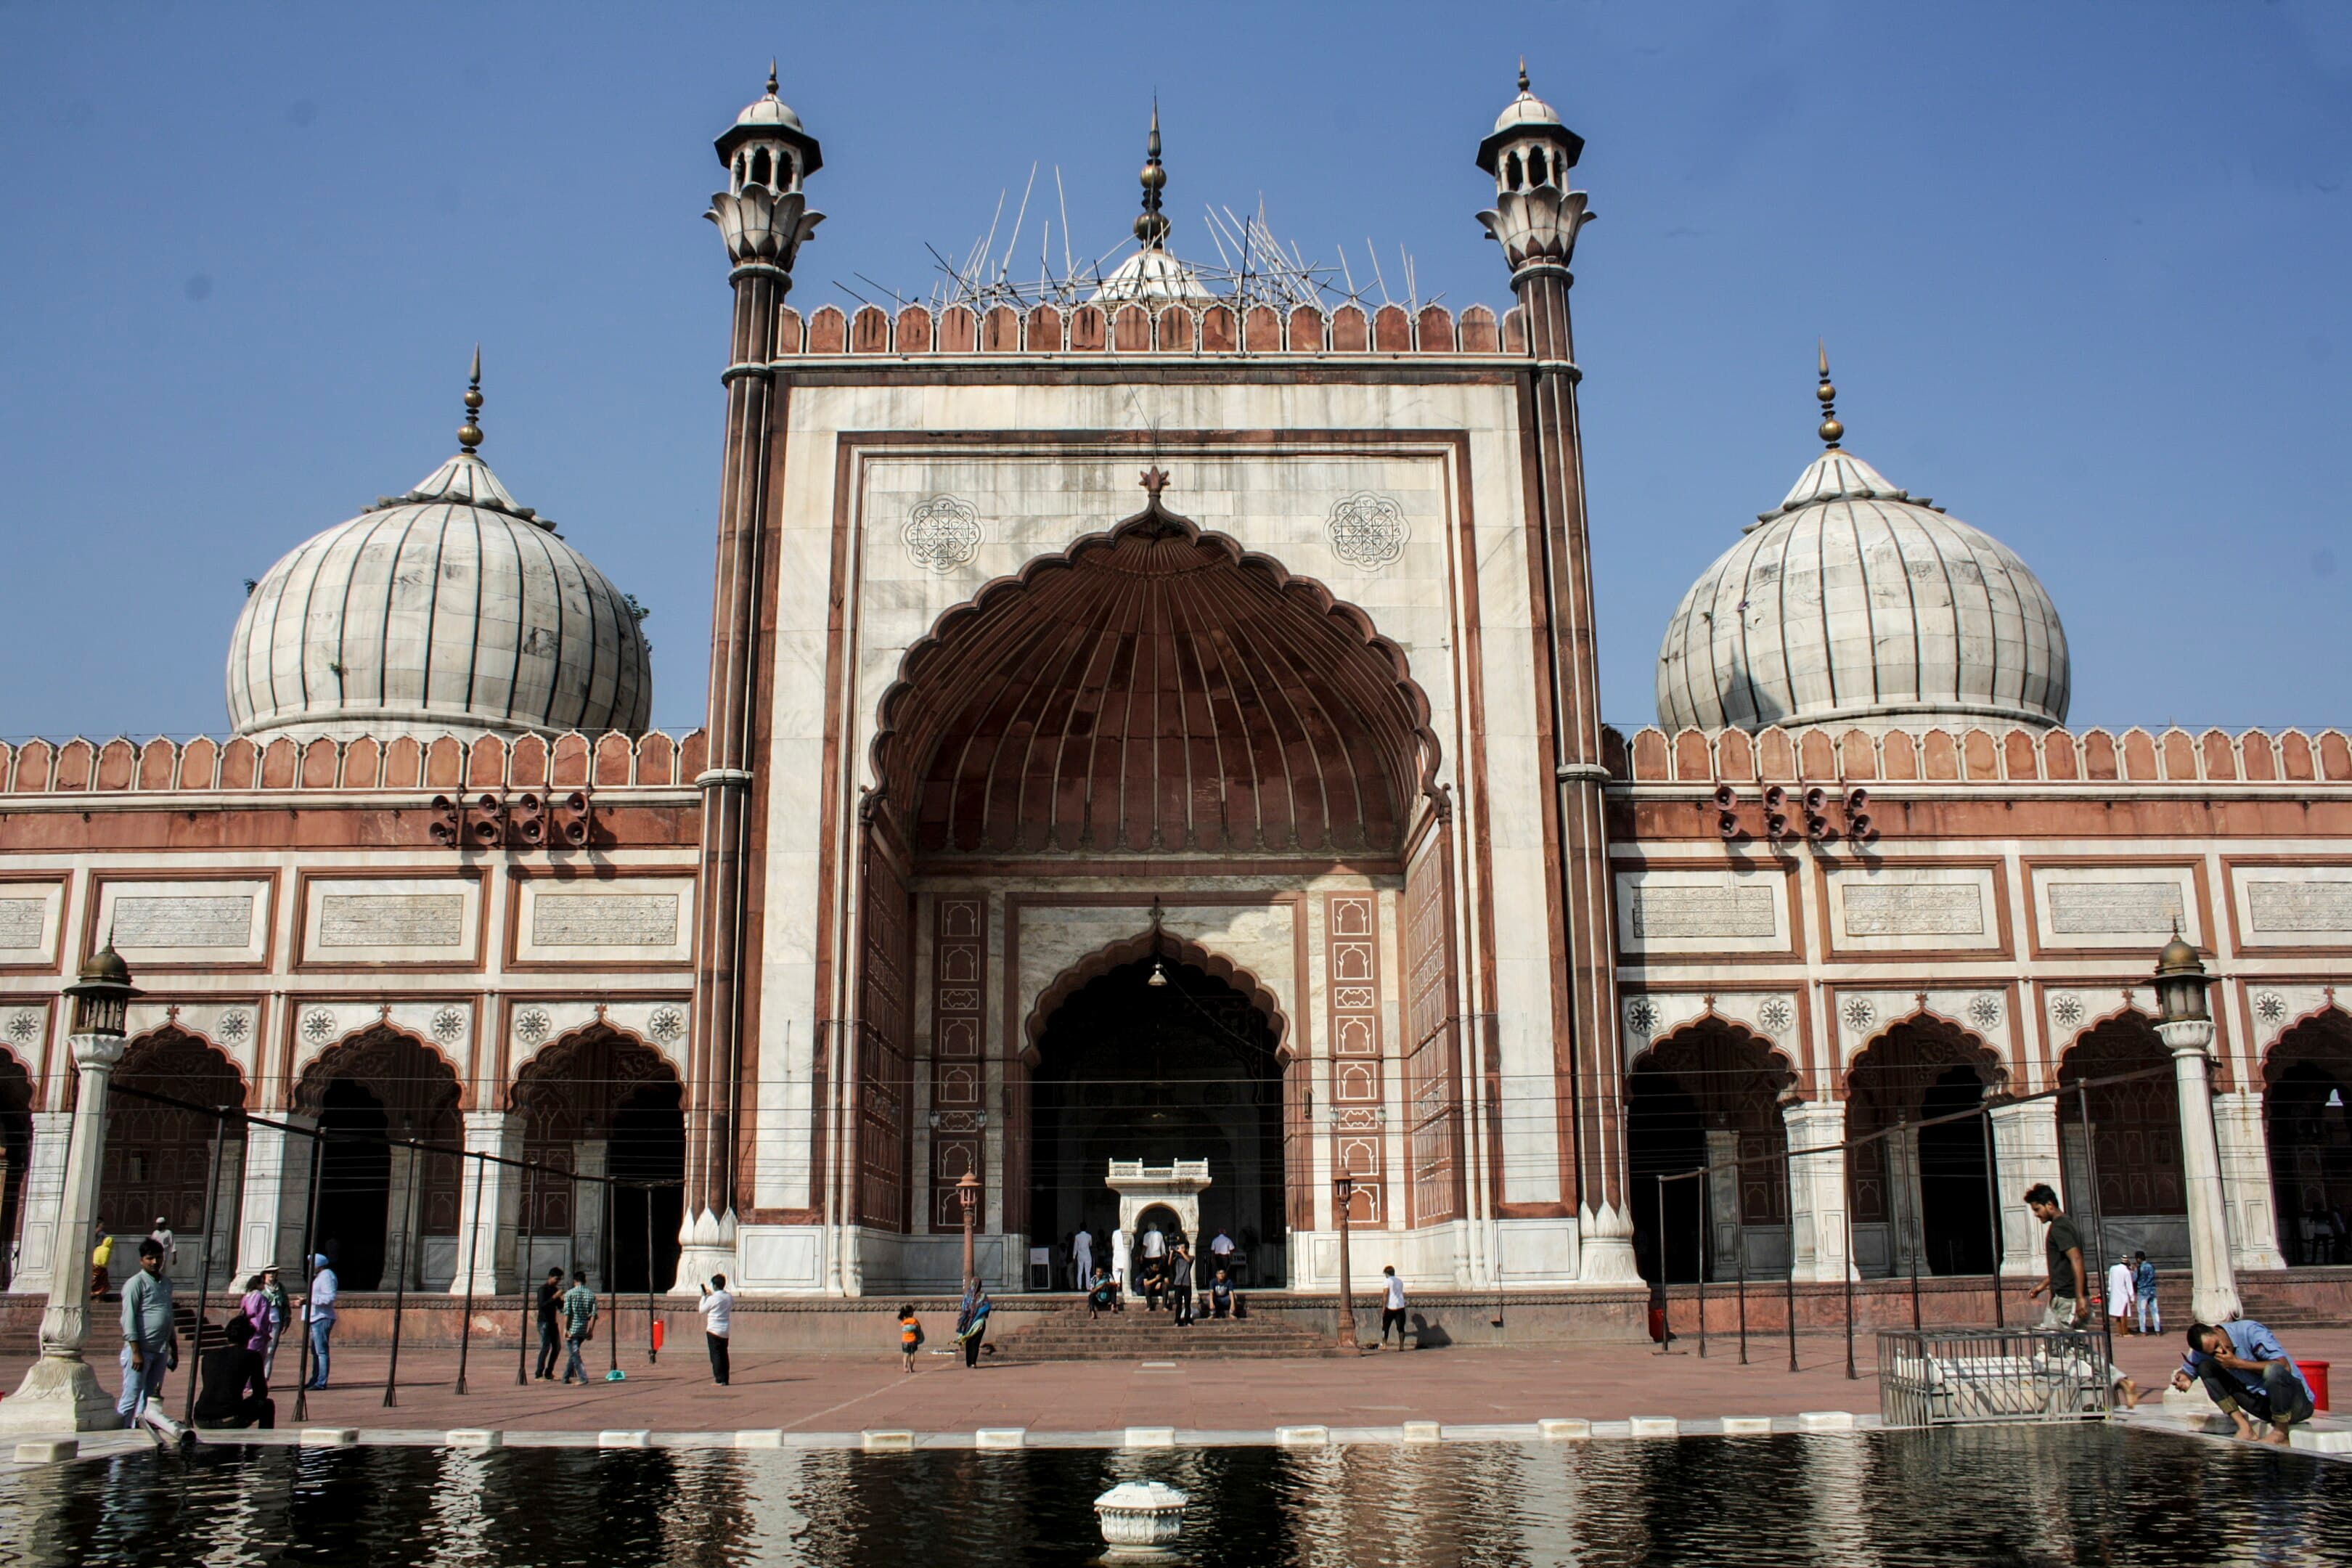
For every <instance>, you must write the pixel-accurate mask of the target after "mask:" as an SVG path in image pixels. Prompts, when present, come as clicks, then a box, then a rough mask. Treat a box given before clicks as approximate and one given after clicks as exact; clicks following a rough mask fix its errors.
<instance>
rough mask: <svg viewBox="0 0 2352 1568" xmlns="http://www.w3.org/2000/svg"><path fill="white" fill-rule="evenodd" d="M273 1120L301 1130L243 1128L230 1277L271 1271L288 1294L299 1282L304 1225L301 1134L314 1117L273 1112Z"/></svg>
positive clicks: (306, 1198) (306, 1149) (305, 1141)
mask: <svg viewBox="0 0 2352 1568" xmlns="http://www.w3.org/2000/svg"><path fill="white" fill-rule="evenodd" d="M276 1120H278V1121H284V1122H286V1123H287V1124H288V1125H289V1126H291V1127H295V1128H299V1129H301V1130H303V1131H293V1132H289V1131H285V1130H284V1129H281V1128H277V1127H264V1126H260V1125H258V1124H248V1125H247V1127H246V1130H245V1171H244V1180H243V1182H242V1183H241V1184H240V1185H241V1186H242V1187H243V1189H244V1191H243V1195H242V1197H241V1198H240V1200H239V1203H238V1210H237V1212H238V1222H237V1240H236V1277H237V1278H238V1279H240V1280H242V1279H247V1278H248V1277H249V1276H252V1275H255V1274H258V1273H260V1272H261V1271H262V1270H263V1269H265V1268H272V1267H274V1268H277V1269H278V1278H279V1279H281V1280H283V1281H284V1282H285V1283H286V1284H287V1287H288V1289H293V1287H294V1285H295V1283H296V1282H297V1281H299V1280H300V1279H303V1278H304V1271H303V1258H302V1238H303V1234H304V1232H305V1230H306V1229H307V1228H308V1226H309V1225H310V1145H311V1142H312V1140H311V1139H310V1138H308V1137H306V1136H304V1135H303V1132H305V1131H309V1130H310V1129H312V1128H315V1127H316V1126H318V1124H319V1120H318V1118H317V1117H315V1116H295V1115H291V1114H289V1113H286V1112H279V1113H278V1116H277V1118H276Z"/></svg>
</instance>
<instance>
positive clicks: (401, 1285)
mask: <svg viewBox="0 0 2352 1568" xmlns="http://www.w3.org/2000/svg"><path fill="white" fill-rule="evenodd" d="M423 1152H424V1151H422V1150H420V1149H411V1150H409V1152H408V1194H407V1201H406V1202H404V1203H403V1204H402V1205H400V1206H401V1218H400V1225H401V1229H400V1272H399V1273H397V1274H395V1275H394V1276H393V1277H392V1355H391V1358H390V1359H389V1360H388V1361H386V1362H385V1363H384V1368H383V1407H384V1408H385V1409H386V1410H390V1409H392V1408H393V1407H394V1405H398V1404H399V1403H400V1396H399V1395H398V1394H394V1392H393V1390H394V1389H395V1388H397V1387H399V1386H400V1320H401V1313H402V1310H403V1308H404V1307H405V1306H406V1304H407V1300H408V1268H409V1255H410V1254H411V1253H412V1252H414V1251H415V1236H416V1189H417V1188H419V1187H421V1186H423V1185H424V1184H425V1183H424V1180H423V1175H422V1172H421V1170H420V1168H419V1165H420V1156H421V1155H422V1154H423Z"/></svg>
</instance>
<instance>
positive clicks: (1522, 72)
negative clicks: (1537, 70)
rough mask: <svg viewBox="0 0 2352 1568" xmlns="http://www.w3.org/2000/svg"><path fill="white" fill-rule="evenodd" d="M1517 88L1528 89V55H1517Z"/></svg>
mask: <svg viewBox="0 0 2352 1568" xmlns="http://www.w3.org/2000/svg"><path fill="white" fill-rule="evenodd" d="M1519 90H1520V91H1521V92H1525V91H1527V90H1528V57H1527V56H1525V55H1521V56H1520V57H1519Z"/></svg>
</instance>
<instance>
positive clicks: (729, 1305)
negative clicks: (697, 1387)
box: [698, 1274, 735, 1388]
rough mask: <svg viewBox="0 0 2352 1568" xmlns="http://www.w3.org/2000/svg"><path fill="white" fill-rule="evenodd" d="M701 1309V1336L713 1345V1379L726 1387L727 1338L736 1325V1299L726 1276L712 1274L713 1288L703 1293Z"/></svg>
mask: <svg viewBox="0 0 2352 1568" xmlns="http://www.w3.org/2000/svg"><path fill="white" fill-rule="evenodd" d="M698 1310H700V1312H701V1313H702V1337H703V1338H704V1339H705V1340H707V1341H708V1342H709V1344H710V1381H711V1382H713V1383H715V1384H718V1385H719V1387H721V1388H724V1387H726V1386H727V1372H728V1367H727V1337H728V1335H729V1334H730V1333H732V1332H733V1331H734V1328H735V1298H734V1297H733V1296H732V1295H730V1293H729V1292H728V1289H727V1276H725V1275H724V1274H713V1275H712V1276H711V1277H710V1289H709V1290H708V1291H707V1292H705V1293H704V1295H703V1298H702V1300H701V1302H700V1303H699V1305H698Z"/></svg>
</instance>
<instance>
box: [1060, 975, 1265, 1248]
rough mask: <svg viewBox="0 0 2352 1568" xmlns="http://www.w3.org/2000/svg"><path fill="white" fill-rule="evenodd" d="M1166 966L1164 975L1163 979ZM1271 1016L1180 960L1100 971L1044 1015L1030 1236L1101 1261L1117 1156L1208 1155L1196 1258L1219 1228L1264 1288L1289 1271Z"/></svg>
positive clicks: (1113, 1221)
mask: <svg viewBox="0 0 2352 1568" xmlns="http://www.w3.org/2000/svg"><path fill="white" fill-rule="evenodd" d="M1155 970H1157V971H1158V972H1159V973H1160V977H1161V979H1162V980H1163V981H1164V982H1165V984H1159V985H1154V984H1152V983H1151V980H1152V975H1153V973H1154V972H1155ZM1276 1044H1277V1036H1276V1026H1275V1022H1274V1020H1273V1019H1272V1018H1271V1017H1269V1016H1267V1014H1266V1012H1265V1010H1264V1008H1263V1006H1262V1005H1260V1004H1259V1003H1258V1002H1256V1001H1254V1000H1253V999H1252V997H1251V996H1250V995H1249V994H1247V993H1246V992H1245V991H1244V989H1243V988H1242V987H1241V986H1239V985H1236V984H1234V983H1233V982H1231V981H1228V980H1225V979H1222V978H1220V977H1219V976H1217V975H1215V974H1213V973H1210V972H1209V971H1208V970H1207V969H1206V968H1204V967H1202V965H1200V964H1198V963H1189V962H1185V961H1184V960H1182V959H1178V958H1152V957H1149V956H1146V957H1139V958H1136V959H1132V960H1130V961H1128V962H1125V963H1118V964H1116V965H1114V966H1113V967H1111V968H1109V969H1108V970H1106V971H1104V972H1103V973H1099V974H1097V975H1096V976H1095V977H1094V978H1092V979H1090V980H1087V982H1086V983H1085V984H1081V985H1079V986H1077V987H1076V989H1074V990H1073V991H1071V992H1070V993H1069V994H1067V995H1066V996H1065V997H1064V998H1063V999H1062V1000H1061V1002H1060V1004H1059V1005H1057V1006H1055V1007H1054V1008H1053V1010H1052V1011H1051V1012H1050V1013H1049V1014H1048V1015H1047V1016H1046V1017H1045V1026H1044V1028H1043V1030H1042V1032H1041V1033H1040V1034H1039V1036H1038V1040H1037V1048H1036V1049H1037V1060H1036V1065H1035V1067H1034V1069H1033V1070H1032V1073H1031V1077H1030V1111H1029V1115H1030V1150H1031V1155H1030V1165H1029V1204H1030V1211H1029V1212H1030V1223H1031V1234H1032V1235H1033V1236H1034V1237H1036V1238H1037V1240H1038V1243H1039V1244H1040V1245H1045V1243H1046V1241H1047V1239H1048V1238H1049V1237H1050V1238H1051V1240H1052V1243H1053V1245H1055V1247H1057V1248H1062V1249H1064V1250H1063V1251H1062V1252H1061V1253H1059V1254H1057V1258H1056V1261H1057V1262H1058V1261H1059V1260H1060V1257H1062V1256H1066V1247H1067V1243H1068V1241H1069V1238H1070V1237H1071V1236H1072V1235H1073V1234H1074V1233H1075V1232H1076V1231H1078V1230H1081V1229H1084V1230H1087V1231H1090V1232H1092V1233H1093V1234H1094V1236H1095V1238H1096V1247H1095V1256H1096V1257H1097V1258H1098V1259H1100V1258H1108V1251H1107V1249H1106V1247H1105V1244H1106V1243H1107V1242H1108V1237H1109V1235H1110V1232H1111V1230H1112V1229H1113V1228H1114V1227H1116V1226H1117V1225H1118V1194H1115V1193H1113V1192H1112V1191H1111V1190H1110V1188H1109V1187H1108V1186H1107V1185H1105V1184H1104V1175H1105V1173H1106V1170H1107V1167H1108V1162H1110V1161H1112V1160H1140V1161H1142V1162H1143V1163H1146V1164H1150V1165H1165V1164H1168V1163H1171V1162H1173V1161H1177V1160H1206V1161H1208V1162H1209V1174H1210V1178H1211V1185H1210V1186H1209V1188H1208V1190H1207V1191H1205V1192H1203V1193H1202V1194H1201V1231H1202V1234H1201V1235H1199V1236H1197V1237H1191V1238H1190V1240H1191V1242H1192V1248H1193V1251H1194V1253H1195V1255H1196V1256H1198V1255H1200V1254H1201V1253H1202V1251H1203V1249H1204V1248H1205V1247H1206V1246H1207V1244H1208V1242H1209V1241H1210V1240H1211V1239H1212V1238H1213V1237H1215V1236H1216V1235H1217V1233H1218V1232H1219V1231H1223V1232H1224V1233H1225V1234H1226V1235H1227V1236H1228V1237H1231V1238H1232V1239H1233V1241H1234V1247H1235V1250H1236V1252H1237V1253H1238V1254H1241V1255H1242V1256H1243V1257H1244V1259H1245V1263H1244V1267H1245V1268H1247V1269H1248V1279H1249V1280H1250V1281H1251V1282H1253V1283H1255V1284H1257V1285H1261V1286H1265V1285H1277V1284H1280V1283H1282V1282H1283V1279H1284V1258H1285V1254H1286V1241H1287V1236H1288V1228H1287V1220H1286V1205H1285V1202H1284V1192H1285V1186H1284V1179H1285V1175H1286V1165H1287V1163H1288V1162H1287V1161H1286V1151H1285V1149H1284V1131H1285V1125H1286V1121H1285V1117H1284V1114H1283V1105H1284V1086H1283V1062H1282V1060H1281V1057H1280V1053H1279V1052H1278V1051H1277V1050H1276Z"/></svg>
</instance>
